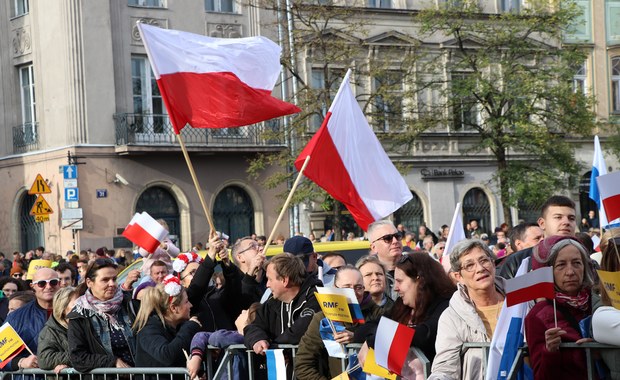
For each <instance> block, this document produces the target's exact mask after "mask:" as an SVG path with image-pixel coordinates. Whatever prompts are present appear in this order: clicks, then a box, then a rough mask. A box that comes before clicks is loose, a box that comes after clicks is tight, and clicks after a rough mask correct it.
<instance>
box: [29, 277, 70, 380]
mask: <svg viewBox="0 0 620 380" xmlns="http://www.w3.org/2000/svg"><path fill="white" fill-rule="evenodd" d="M79 296H80V294H79V290H78V289H77V288H74V287H72V286H68V287H66V288H62V289H60V290H58V291H57V292H56V294H55V295H54V309H53V311H52V316H51V317H50V318H49V319H48V320H47V323H46V324H45V326H44V327H43V330H41V333H40V334H39V350H38V351H37V356H38V359H39V367H40V368H41V369H46V370H54V372H55V373H60V371H62V370H63V369H65V368H69V367H71V360H70V359H69V341H68V340H67V327H68V323H69V320H68V319H67V314H69V313H70V312H71V310H72V309H73V306H74V305H75V302H76V301H77V298H78V297H79Z"/></svg>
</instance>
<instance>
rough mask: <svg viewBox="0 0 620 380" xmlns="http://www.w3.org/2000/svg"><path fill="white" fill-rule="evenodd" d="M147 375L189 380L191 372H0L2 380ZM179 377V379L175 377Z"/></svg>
mask: <svg viewBox="0 0 620 380" xmlns="http://www.w3.org/2000/svg"><path fill="white" fill-rule="evenodd" d="M143 375H147V376H148V378H149V379H153V380H172V379H175V380H178V379H179V376H178V375H183V377H184V380H190V379H189V372H187V368H178V367H177V368H169V367H165V368H163V367H162V368H152V367H147V368H140V367H132V368H96V369H93V370H92V371H90V372H87V373H81V372H78V371H76V370H75V369H73V368H65V369H63V370H62V371H60V374H56V373H55V372H54V371H45V370H42V369H21V370H19V371H15V372H0V379H1V380H5V379H8V380H13V379H22V380H27V379H48V380H49V379H53V378H56V379H63V380H64V379H66V380H93V379H95V378H96V379H103V380H127V379H133V378H134V377H136V378H137V379H140V380H141V379H142V378H143V377H144V376H143ZM175 376H177V377H175Z"/></svg>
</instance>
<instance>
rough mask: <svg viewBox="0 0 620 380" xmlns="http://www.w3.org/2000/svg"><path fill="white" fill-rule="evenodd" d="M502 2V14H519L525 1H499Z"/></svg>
mask: <svg viewBox="0 0 620 380" xmlns="http://www.w3.org/2000/svg"><path fill="white" fill-rule="evenodd" d="M499 1H500V10H501V11H502V12H513V13H519V12H520V11H521V8H522V5H523V4H522V2H523V0H499Z"/></svg>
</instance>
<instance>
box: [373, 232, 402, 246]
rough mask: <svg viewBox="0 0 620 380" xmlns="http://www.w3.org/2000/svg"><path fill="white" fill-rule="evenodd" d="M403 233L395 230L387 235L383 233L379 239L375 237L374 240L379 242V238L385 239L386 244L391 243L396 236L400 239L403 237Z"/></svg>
mask: <svg viewBox="0 0 620 380" xmlns="http://www.w3.org/2000/svg"><path fill="white" fill-rule="evenodd" d="M402 237H403V235H402V234H401V233H400V232H395V233H393V234H387V235H383V236H381V237H380V238H378V239H375V240H374V241H373V243H376V242H378V241H379V240H383V241H384V242H385V243H386V244H391V243H392V241H394V238H396V240H400V239H402Z"/></svg>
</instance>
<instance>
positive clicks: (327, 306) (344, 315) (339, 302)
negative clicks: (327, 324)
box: [314, 293, 353, 323]
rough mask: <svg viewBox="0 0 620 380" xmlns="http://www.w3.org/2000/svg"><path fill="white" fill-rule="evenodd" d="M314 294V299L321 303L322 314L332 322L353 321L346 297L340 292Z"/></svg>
mask: <svg viewBox="0 0 620 380" xmlns="http://www.w3.org/2000/svg"><path fill="white" fill-rule="evenodd" d="M314 295H315V296H316V300H317V301H319V305H321V310H323V314H325V316H326V317H327V318H328V319H331V320H332V321H334V322H349V323H353V319H352V318H351V311H350V310H349V303H348V302H347V297H345V296H343V295H340V294H320V293H314Z"/></svg>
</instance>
